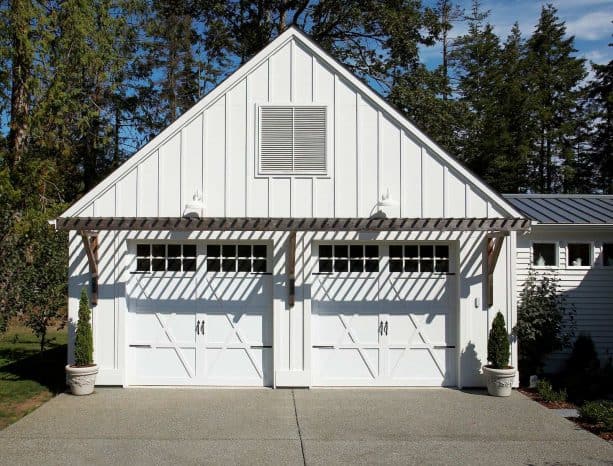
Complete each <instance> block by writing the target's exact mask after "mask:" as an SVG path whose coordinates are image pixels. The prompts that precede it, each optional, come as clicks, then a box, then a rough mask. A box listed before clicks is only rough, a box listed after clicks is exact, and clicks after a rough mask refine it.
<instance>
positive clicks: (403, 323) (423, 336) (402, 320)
mask: <svg viewBox="0 0 613 466" xmlns="http://www.w3.org/2000/svg"><path fill="white" fill-rule="evenodd" d="M386 320H387V321H388V322H389V325H388V328H389V330H388V342H389V344H390V345H393V344H406V345H410V344H412V343H428V342H429V343H430V344H432V345H439V346H441V345H442V346H447V345H452V344H454V341H455V338H454V335H453V333H454V332H452V329H451V324H450V319H449V316H448V314H447V313H440V314H437V313H434V312H429V313H411V314H400V315H398V314H390V315H389V316H387V317H386Z"/></svg>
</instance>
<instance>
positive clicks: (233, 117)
mask: <svg viewBox="0 0 613 466" xmlns="http://www.w3.org/2000/svg"><path fill="white" fill-rule="evenodd" d="M205 99H206V98H205ZM260 104H279V105H283V104H297V105H299V104H318V105H324V106H326V107H327V108H328V122H327V124H328V160H327V163H328V173H327V175H326V176H303V175H296V176H283V175H274V176H259V175H258V167H257V152H258V150H257V144H258V143H257V140H258V135H257V134H256V133H257V128H258V121H257V105H260ZM197 105H198V104H197ZM169 129H170V130H171V131H169V132H165V133H166V136H165V137H164V138H163V139H162V140H159V141H158V142H157V144H155V145H154V146H153V147H151V148H150V150H149V151H148V153H147V154H146V155H145V156H144V157H142V158H141V159H140V160H139V162H138V163H137V164H136V165H134V166H133V167H132V168H131V169H130V170H129V171H127V172H125V173H123V174H122V175H121V176H120V177H116V178H118V179H115V180H114V182H113V183H112V184H110V185H109V186H108V187H107V189H106V190H104V191H103V192H100V193H99V194H98V195H97V196H95V197H94V198H93V199H92V200H91V201H90V202H89V203H88V204H86V205H83V206H81V207H80V208H79V210H78V211H76V212H71V216H89V215H94V216H98V217H103V216H126V217H127V216H137V217H155V216H162V217H177V216H181V215H182V213H183V209H184V206H185V203H186V202H188V201H190V200H191V199H192V197H193V196H194V194H195V193H196V192H200V193H202V194H203V202H204V215H205V216H207V217H209V216H210V217H242V216H247V217H265V216H275V217H369V216H370V215H372V214H374V213H375V212H376V205H377V201H378V200H379V199H380V198H381V196H382V195H383V194H385V193H387V192H388V191H389V194H390V196H391V197H392V198H393V199H395V200H397V201H398V202H399V205H398V206H397V207H395V208H392V209H391V212H389V214H390V215H391V216H396V217H398V216H402V217H414V218H417V217H480V218H481V217H500V216H504V207H501V206H499V205H496V204H495V203H493V202H492V201H491V198H488V196H486V195H485V193H483V192H482V190H481V189H480V188H479V187H478V186H477V185H476V183H473V182H472V181H471V180H468V179H467V178H466V177H465V176H463V174H461V173H459V172H458V171H456V170H455V169H454V168H452V167H450V166H449V164H448V163H446V161H444V160H442V159H441V157H440V156H439V155H438V154H436V153H434V151H433V150H431V149H430V148H429V147H428V146H427V145H426V144H425V143H424V142H423V141H421V140H419V139H418V138H416V137H415V136H413V135H412V134H410V133H409V132H408V131H407V129H406V128H404V127H403V126H402V125H401V124H400V123H399V122H398V121H396V120H394V119H393V117H392V115H389V114H387V113H386V112H384V111H383V110H382V109H381V108H380V107H379V106H378V105H376V103H375V102H373V101H372V100H371V99H370V98H369V97H368V96H367V95H366V94H365V93H363V92H361V91H360V90H359V89H357V88H356V87H355V86H354V85H353V84H352V83H350V82H349V81H348V80H346V79H345V78H344V77H343V76H341V75H340V74H338V73H336V72H335V71H334V70H333V69H332V68H331V67H330V66H328V65H327V64H325V63H323V62H322V61H321V60H320V59H318V58H317V56H316V55H315V54H314V53H312V51H310V50H309V49H308V47H306V46H305V45H304V44H302V43H301V42H300V41H299V40H297V39H296V38H291V39H290V40H287V41H286V42H284V43H282V44H281V45H280V46H279V47H278V48H277V49H276V50H274V51H273V52H272V53H271V54H270V55H268V56H267V57H266V58H264V59H262V60H261V61H260V62H258V63H256V64H255V65H254V66H252V67H251V68H250V70H248V72H247V73H246V74H245V75H244V76H243V77H242V79H239V80H237V81H236V82H235V83H234V85H233V86H231V87H230V88H229V89H228V90H227V91H226V92H225V93H223V94H221V95H220V96H219V97H218V98H216V99H215V100H214V101H211V102H210V103H208V104H207V105H204V106H203V108H202V109H201V111H199V112H197V113H196V114H194V115H192V117H191V118H189V119H188V121H185V122H182V123H181V124H180V125H179V126H176V127H175V125H171V127H170V128H169ZM120 170H121V169H120ZM111 176H113V175H111ZM69 212H70V211H69Z"/></svg>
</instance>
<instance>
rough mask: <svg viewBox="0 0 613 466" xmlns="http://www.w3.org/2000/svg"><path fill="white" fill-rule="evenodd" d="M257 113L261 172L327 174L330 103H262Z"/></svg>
mask: <svg viewBox="0 0 613 466" xmlns="http://www.w3.org/2000/svg"><path fill="white" fill-rule="evenodd" d="M256 115H257V122H256V127H257V131H256V134H257V138H258V141H257V145H256V147H258V160H257V174H258V175H260V176H275V175H279V176H288V175H289V176H309V175H311V176H327V174H328V154H329V151H330V150H329V149H330V147H329V135H328V128H329V124H328V122H329V120H330V117H329V114H328V107H327V106H325V105H317V104H304V105H299V104H275V105H270V104H267V105H258V106H257V112H256Z"/></svg>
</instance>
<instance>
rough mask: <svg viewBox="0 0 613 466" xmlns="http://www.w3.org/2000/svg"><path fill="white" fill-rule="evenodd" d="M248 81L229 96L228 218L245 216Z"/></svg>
mask: <svg viewBox="0 0 613 466" xmlns="http://www.w3.org/2000/svg"><path fill="white" fill-rule="evenodd" d="M246 94H247V91H246V80H242V81H241V82H240V83H238V84H237V85H236V86H235V87H234V88H233V89H232V90H231V91H230V92H229V93H228V95H227V102H228V104H227V106H226V108H227V118H226V119H227V129H226V134H227V138H226V140H227V146H226V154H227V155H226V177H227V178H226V199H227V210H226V215H227V216H228V217H244V216H245V198H246V194H245V178H246V177H247V173H246V171H245V141H246V138H247V134H246V127H245V115H246V108H245V99H246Z"/></svg>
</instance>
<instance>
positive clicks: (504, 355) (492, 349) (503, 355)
mask: <svg viewBox="0 0 613 466" xmlns="http://www.w3.org/2000/svg"><path fill="white" fill-rule="evenodd" d="M509 356H510V350H509V335H508V334H507V328H506V326H505V323H504V317H503V315H502V313H501V312H500V311H499V312H498V313H497V314H496V317H494V322H492V328H491V329H490V334H489V337H488V339H487V360H488V361H489V362H490V367H491V368H492V369H506V368H507V367H509Z"/></svg>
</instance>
